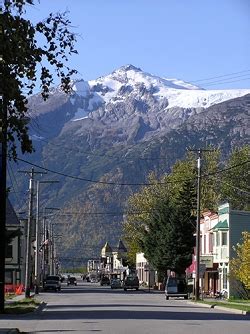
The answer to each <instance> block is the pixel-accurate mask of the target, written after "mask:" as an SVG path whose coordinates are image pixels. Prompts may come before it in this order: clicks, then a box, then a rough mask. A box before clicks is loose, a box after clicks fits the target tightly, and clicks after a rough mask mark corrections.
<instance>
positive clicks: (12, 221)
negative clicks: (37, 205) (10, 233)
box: [6, 198, 20, 226]
mask: <svg viewBox="0 0 250 334" xmlns="http://www.w3.org/2000/svg"><path fill="white" fill-rule="evenodd" d="M6 225H7V226H13V225H20V222H19V220H18V218H17V215H16V213H15V211H14V209H13V206H12V204H11V203H10V200H9V199H8V198H7V200H6Z"/></svg>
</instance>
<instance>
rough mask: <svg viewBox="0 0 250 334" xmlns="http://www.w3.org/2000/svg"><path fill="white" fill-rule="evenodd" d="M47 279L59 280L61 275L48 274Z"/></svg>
mask: <svg viewBox="0 0 250 334" xmlns="http://www.w3.org/2000/svg"><path fill="white" fill-rule="evenodd" d="M46 280H47V281H59V280H60V277H59V276H48V277H47V278H46Z"/></svg>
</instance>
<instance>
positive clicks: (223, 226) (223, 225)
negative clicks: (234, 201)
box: [211, 219, 228, 230]
mask: <svg viewBox="0 0 250 334" xmlns="http://www.w3.org/2000/svg"><path fill="white" fill-rule="evenodd" d="M227 229H228V222H227V220H226V219H225V220H223V221H219V222H218V223H217V224H216V225H215V226H214V227H213V228H212V229H211V230H227Z"/></svg>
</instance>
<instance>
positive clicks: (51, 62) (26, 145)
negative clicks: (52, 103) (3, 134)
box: [0, 0, 77, 158]
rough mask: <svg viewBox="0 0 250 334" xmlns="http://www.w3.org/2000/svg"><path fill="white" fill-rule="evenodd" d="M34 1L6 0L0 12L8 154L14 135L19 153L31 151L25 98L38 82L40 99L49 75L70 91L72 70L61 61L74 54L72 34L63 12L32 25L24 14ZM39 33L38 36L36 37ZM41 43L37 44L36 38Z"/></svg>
mask: <svg viewBox="0 0 250 334" xmlns="http://www.w3.org/2000/svg"><path fill="white" fill-rule="evenodd" d="M34 3H35V0H22V1H17V0H7V1H6V2H5V7H4V10H3V13H2V14H1V27H2V28H3V34H2V35H1V36H2V39H3V40H1V55H2V57H3V61H2V62H1V71H0V72H1V80H0V81H1V87H0V89H1V93H2V94H3V96H4V104H5V107H6V108H7V110H8V116H7V128H8V132H7V141H8V142H9V149H10V153H11V154H12V156H13V157H14V158H15V157H16V154H17V145H16V143H15V139H16V138H17V139H18V141H19V142H20V144H21V149H22V152H31V151H32V142H31V140H30V138H29V136H28V118H27V116H28V113H27V98H28V96H29V95H31V94H33V92H34V88H35V86H36V82H37V81H39V82H40V88H41V94H42V97H43V98H44V99H47V98H48V97H49V88H50V86H51V85H52V84H53V75H54V74H56V75H57V76H58V77H60V79H61V85H62V89H63V90H64V91H65V92H66V93H67V92H69V91H70V78H71V76H72V75H73V74H74V73H76V71H75V70H72V69H70V68H69V67H67V66H66V65H65V64H66V62H67V61H68V55H71V54H73V53H77V51H76V50H75V48H74V43H75V41H76V38H75V34H73V33H72V32H70V31H69V29H68V27H69V26H70V21H69V20H68V19H67V17H66V13H62V14H60V13H57V14H55V15H54V14H50V15H49V17H48V18H47V19H46V20H44V21H42V22H38V23H36V24H34V23H32V22H31V21H30V20H29V19H27V18H26V17H25V6H26V5H34ZM39 35H40V36H39ZM40 37H42V38H43V45H39V42H38V40H39V38H40Z"/></svg>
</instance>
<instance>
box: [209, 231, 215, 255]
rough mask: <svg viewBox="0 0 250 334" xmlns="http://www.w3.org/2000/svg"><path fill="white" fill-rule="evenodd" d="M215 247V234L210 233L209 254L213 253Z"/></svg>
mask: <svg viewBox="0 0 250 334" xmlns="http://www.w3.org/2000/svg"><path fill="white" fill-rule="evenodd" d="M213 246H215V245H214V234H213V233H210V234H209V252H210V253H211V252H212V251H213Z"/></svg>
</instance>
